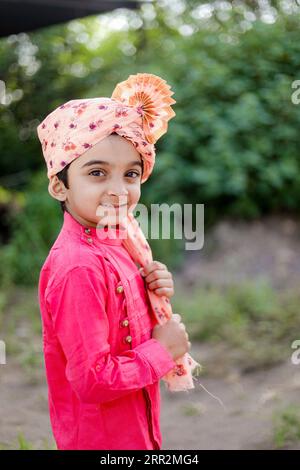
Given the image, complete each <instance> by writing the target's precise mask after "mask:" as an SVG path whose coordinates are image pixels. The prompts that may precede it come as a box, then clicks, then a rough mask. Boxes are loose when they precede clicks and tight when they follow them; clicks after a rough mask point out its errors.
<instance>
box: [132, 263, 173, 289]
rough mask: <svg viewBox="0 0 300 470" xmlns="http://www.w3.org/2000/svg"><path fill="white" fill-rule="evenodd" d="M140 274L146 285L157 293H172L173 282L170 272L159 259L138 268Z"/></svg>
mask: <svg viewBox="0 0 300 470" xmlns="http://www.w3.org/2000/svg"><path fill="white" fill-rule="evenodd" d="M140 272H141V275H142V276H143V277H144V278H145V280H146V282H147V287H148V288H149V289H150V290H153V291H154V292H155V294H157V295H160V296H162V295H166V296H167V297H172V295H174V283H173V278H172V274H171V273H170V271H168V268H167V266H166V265H165V264H162V263H160V262H159V261H153V262H152V263H149V264H147V265H146V266H145V267H144V268H143V269H142V268H141V269H140Z"/></svg>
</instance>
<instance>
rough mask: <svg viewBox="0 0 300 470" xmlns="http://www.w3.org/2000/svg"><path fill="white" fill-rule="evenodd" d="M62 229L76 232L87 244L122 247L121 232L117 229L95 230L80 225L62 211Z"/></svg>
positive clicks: (67, 213) (94, 228)
mask: <svg viewBox="0 0 300 470" xmlns="http://www.w3.org/2000/svg"><path fill="white" fill-rule="evenodd" d="M63 227H64V229H66V230H68V231H70V232H76V233H78V234H79V235H80V236H81V237H84V239H85V240H86V241H87V242H88V243H95V242H96V243H97V242H99V243H105V244H107V245H122V237H121V236H120V232H121V230H119V229H118V228H114V229H113V228H110V229H109V230H108V229H106V228H104V227H103V228H96V227H90V226H89V225H82V224H81V223H80V222H78V220H76V219H74V217H73V216H72V215H71V214H70V213H69V212H67V211H64V225H63Z"/></svg>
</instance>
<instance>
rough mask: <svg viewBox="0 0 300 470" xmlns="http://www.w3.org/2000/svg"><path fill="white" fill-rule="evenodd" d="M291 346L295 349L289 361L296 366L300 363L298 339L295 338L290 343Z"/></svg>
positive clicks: (299, 340)
mask: <svg viewBox="0 0 300 470" xmlns="http://www.w3.org/2000/svg"><path fill="white" fill-rule="evenodd" d="M291 348H292V349H295V351H294V352H293V354H292V356H291V361H292V364H294V365H296V366H297V365H299V364H300V339H295V341H293V342H292V344H291Z"/></svg>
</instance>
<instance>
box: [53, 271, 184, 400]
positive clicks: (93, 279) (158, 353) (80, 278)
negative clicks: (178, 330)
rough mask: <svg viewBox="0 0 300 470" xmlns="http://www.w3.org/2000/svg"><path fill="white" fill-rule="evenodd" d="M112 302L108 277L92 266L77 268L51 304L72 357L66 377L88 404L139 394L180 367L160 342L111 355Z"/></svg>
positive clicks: (67, 353)
mask: <svg viewBox="0 0 300 470" xmlns="http://www.w3.org/2000/svg"><path fill="white" fill-rule="evenodd" d="M106 297H107V287H106V282H105V276H104V274H103V273H102V272H101V271H100V270H96V268H95V269H93V268H91V267H90V266H76V267H74V268H72V269H70V270H69V271H68V272H67V273H66V275H64V277H63V279H62V280H61V281H60V282H59V284H58V285H56V286H55V287H54V288H52V289H51V290H50V292H48V294H47V299H46V300H47V305H48V309H49V312H50V315H51V317H52V321H53V328H54V333H55V334H56V335H57V338H58V340H59V342H60V344H61V347H62V349H63V352H64V354H65V357H66V361H67V365H66V377H67V379H68V380H69V382H70V384H71V386H72V388H73V390H74V391H75V392H76V393H77V395H78V397H79V398H80V400H81V401H82V402H85V403H104V402H107V401H110V400H114V399H116V398H119V397H122V396H124V395H126V394H128V393H130V392H133V391H136V390H139V389H141V388H143V387H144V386H146V385H149V384H152V383H154V382H156V381H158V380H159V379H160V378H161V377H163V376H164V375H165V374H166V373H167V372H169V371H170V370H171V369H172V368H173V367H174V366H175V365H176V363H175V361H174V360H173V358H172V356H171V354H170V353H169V351H168V350H167V349H166V348H165V347H164V346H163V345H162V344H161V343H159V341H157V340H156V339H154V338H151V339H149V340H148V341H145V342H144V343H142V344H140V345H138V346H137V347H135V348H134V349H129V350H127V351H124V352H123V353H122V354H121V355H118V356H113V355H111V353H110V344H109V323H108V319H107V314H106V308H105V305H106Z"/></svg>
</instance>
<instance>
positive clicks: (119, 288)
mask: <svg viewBox="0 0 300 470" xmlns="http://www.w3.org/2000/svg"><path fill="white" fill-rule="evenodd" d="M117 292H118V294H122V292H124V287H123V286H118V287H117Z"/></svg>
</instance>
